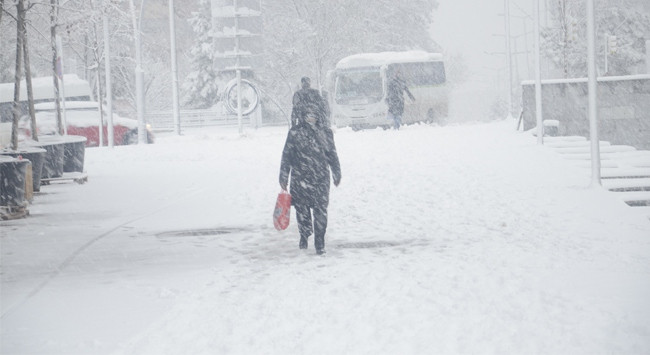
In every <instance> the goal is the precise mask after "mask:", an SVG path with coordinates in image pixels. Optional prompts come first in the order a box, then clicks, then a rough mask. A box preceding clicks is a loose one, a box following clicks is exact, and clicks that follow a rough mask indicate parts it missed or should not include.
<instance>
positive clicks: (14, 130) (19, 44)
mask: <svg viewBox="0 0 650 355" xmlns="http://www.w3.org/2000/svg"><path fill="white" fill-rule="evenodd" d="M24 38H25V4H24V0H18V2H17V3H16V72H15V76H14V103H13V107H12V112H13V122H12V125H11V149H13V150H17V149H18V121H19V120H20V113H21V108H20V77H21V74H22V71H23V39H24Z"/></svg>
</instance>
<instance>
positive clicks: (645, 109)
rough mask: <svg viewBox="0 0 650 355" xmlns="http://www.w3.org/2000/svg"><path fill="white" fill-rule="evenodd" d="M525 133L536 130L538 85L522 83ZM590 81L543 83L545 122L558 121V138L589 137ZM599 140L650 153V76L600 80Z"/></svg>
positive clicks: (560, 80)
mask: <svg viewBox="0 0 650 355" xmlns="http://www.w3.org/2000/svg"><path fill="white" fill-rule="evenodd" d="M522 107H523V123H524V130H528V129H532V128H534V127H535V126H536V123H537V120H536V114H535V82H534V81H524V82H522ZM587 107H588V98H587V79H586V78H577V79H558V80H543V81H542V115H543V119H544V120H556V121H558V132H557V134H558V135H561V136H572V135H577V136H583V137H587V138H588V137H589V118H588V117H589V115H588V111H587ZM598 137H599V139H600V140H604V141H609V142H611V143H612V144H625V145H631V146H633V147H635V148H637V149H650V75H629V76H616V77H601V78H599V79H598Z"/></svg>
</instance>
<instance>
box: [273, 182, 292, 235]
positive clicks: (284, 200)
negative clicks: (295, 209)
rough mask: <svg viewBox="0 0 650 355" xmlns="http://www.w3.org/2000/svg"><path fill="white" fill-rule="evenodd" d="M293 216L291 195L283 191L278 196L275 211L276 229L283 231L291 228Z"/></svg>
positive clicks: (274, 223) (274, 221)
mask: <svg viewBox="0 0 650 355" xmlns="http://www.w3.org/2000/svg"><path fill="white" fill-rule="evenodd" d="M290 214H291V195H290V194H289V193H288V192H287V191H285V190H282V192H280V193H279V194H278V199H277V201H276V202H275V210H274V211H273V225H274V226H275V229H277V230H279V231H281V230H285V229H287V227H289V216H290Z"/></svg>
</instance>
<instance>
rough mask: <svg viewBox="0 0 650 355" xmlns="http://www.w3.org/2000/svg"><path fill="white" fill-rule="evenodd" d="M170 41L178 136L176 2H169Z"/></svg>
mask: <svg viewBox="0 0 650 355" xmlns="http://www.w3.org/2000/svg"><path fill="white" fill-rule="evenodd" d="M169 36H170V37H169V39H170V52H171V62H172V63H171V64H172V110H173V111H174V112H173V114H174V126H175V127H176V134H177V135H180V134H181V118H180V108H179V105H178V69H177V64H176V24H175V21H174V0H169Z"/></svg>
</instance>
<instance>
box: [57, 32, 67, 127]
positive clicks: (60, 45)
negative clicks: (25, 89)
mask: <svg viewBox="0 0 650 355" xmlns="http://www.w3.org/2000/svg"><path fill="white" fill-rule="evenodd" d="M56 48H57V52H58V54H59V58H58V59H59V66H60V68H61V77H60V78H59V81H60V82H61V118H62V122H63V134H64V135H66V136H67V135H68V123H67V120H66V115H65V81H64V80H63V76H64V75H65V70H64V68H63V45H62V44H61V37H60V36H59V35H57V36H56Z"/></svg>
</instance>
